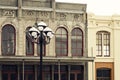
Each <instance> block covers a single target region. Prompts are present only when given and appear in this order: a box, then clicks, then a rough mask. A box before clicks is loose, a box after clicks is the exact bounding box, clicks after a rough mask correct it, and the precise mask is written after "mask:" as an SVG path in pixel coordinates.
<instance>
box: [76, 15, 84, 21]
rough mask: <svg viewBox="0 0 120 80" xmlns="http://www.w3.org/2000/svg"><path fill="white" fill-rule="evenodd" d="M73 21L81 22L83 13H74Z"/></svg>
mask: <svg viewBox="0 0 120 80" xmlns="http://www.w3.org/2000/svg"><path fill="white" fill-rule="evenodd" d="M74 21H75V22H83V14H75V15H74Z"/></svg>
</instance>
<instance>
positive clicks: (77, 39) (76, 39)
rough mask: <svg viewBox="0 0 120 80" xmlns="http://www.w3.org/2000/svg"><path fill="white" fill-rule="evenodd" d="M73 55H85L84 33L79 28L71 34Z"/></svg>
mask: <svg viewBox="0 0 120 80" xmlns="http://www.w3.org/2000/svg"><path fill="white" fill-rule="evenodd" d="M71 53H72V56H82V55H83V32H82V31H81V30H80V29H79V28H75V29H73V30H72V32H71Z"/></svg>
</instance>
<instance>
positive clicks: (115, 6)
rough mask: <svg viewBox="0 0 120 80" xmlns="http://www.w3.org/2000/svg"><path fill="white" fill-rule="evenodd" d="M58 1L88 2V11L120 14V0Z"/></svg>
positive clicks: (58, 0) (99, 13)
mask: <svg viewBox="0 0 120 80" xmlns="http://www.w3.org/2000/svg"><path fill="white" fill-rule="evenodd" d="M56 1H57V2H67V3H84V4H87V12H88V13H91V12H92V13H94V14H96V15H114V14H119V15H120V0H56Z"/></svg>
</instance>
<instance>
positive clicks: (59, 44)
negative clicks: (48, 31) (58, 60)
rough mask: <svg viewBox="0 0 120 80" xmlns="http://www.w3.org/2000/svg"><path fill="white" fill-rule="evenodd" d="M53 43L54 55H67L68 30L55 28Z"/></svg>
mask: <svg viewBox="0 0 120 80" xmlns="http://www.w3.org/2000/svg"><path fill="white" fill-rule="evenodd" d="M55 43H56V47H55V48H56V49H55V50H56V56H67V53H68V32H67V30H66V29H65V28H63V27H60V28H58V29H57V30H56V36H55Z"/></svg>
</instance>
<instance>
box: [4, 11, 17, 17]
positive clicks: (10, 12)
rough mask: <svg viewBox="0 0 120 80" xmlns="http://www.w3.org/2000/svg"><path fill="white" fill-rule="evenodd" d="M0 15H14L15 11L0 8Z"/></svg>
mask: <svg viewBox="0 0 120 80" xmlns="http://www.w3.org/2000/svg"><path fill="white" fill-rule="evenodd" d="M2 16H10V17H15V16H16V11H15V10H2Z"/></svg>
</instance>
